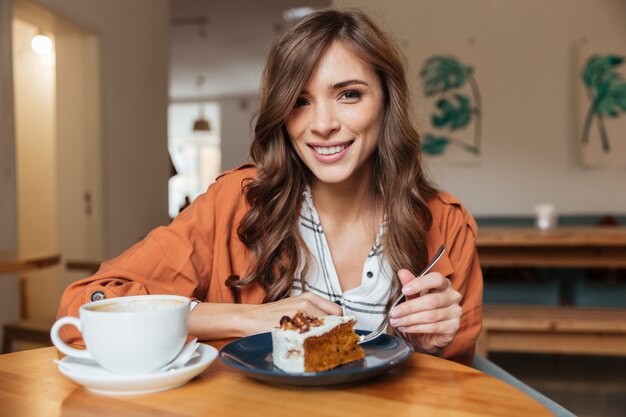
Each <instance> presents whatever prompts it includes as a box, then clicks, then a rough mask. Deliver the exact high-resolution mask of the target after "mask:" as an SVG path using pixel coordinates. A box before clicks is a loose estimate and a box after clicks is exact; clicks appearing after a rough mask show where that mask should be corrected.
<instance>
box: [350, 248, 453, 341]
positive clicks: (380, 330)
mask: <svg viewBox="0 0 626 417" xmlns="http://www.w3.org/2000/svg"><path fill="white" fill-rule="evenodd" d="M445 251H446V245H441V246H440V247H439V250H438V251H437V253H436V254H435V256H434V257H433V259H432V260H431V261H430V262H429V263H428V265H426V268H424V270H423V271H422V272H421V273H420V274H419V275H418V276H420V277H423V276H424V275H426V274H427V273H428V271H430V270H431V268H432V267H433V266H434V265H435V264H436V263H437V261H439V259H440V258H441V256H442V255H443V254H444V252H445ZM404 299H405V297H404V294H402V295H400V296H399V297H398V298H397V299H396V301H394V302H393V304H392V305H391V307H390V308H389V311H388V312H387V314H386V315H385V318H384V319H383V321H382V322H381V323H380V324H379V325H378V327H377V328H376V329H374V330H372V331H371V332H370V333H368V334H366V335H363V336H361V340H360V341H359V344H361V343H366V342H370V341H372V340H374V339H376V338H377V337H378V336H380V335H381V334H383V332H384V331H385V329H387V325H388V324H389V320H390V319H391V310H393V308H394V307H395V306H397V305H398V304H400V302H401V301H403V300H404Z"/></svg>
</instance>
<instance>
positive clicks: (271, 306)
mask: <svg viewBox="0 0 626 417" xmlns="http://www.w3.org/2000/svg"><path fill="white" fill-rule="evenodd" d="M246 307H248V308H247V309H246V311H245V312H244V313H243V314H242V316H243V319H244V320H245V323H243V325H244V326H245V330H246V333H247V334H255V333H261V332H268V331H270V329H271V328H272V327H276V326H278V323H279V322H280V319H281V317H283V316H289V317H291V316H293V315H294V314H295V313H296V312H297V311H298V310H302V311H304V312H305V313H306V314H307V315H309V316H313V317H320V316H328V315H336V316H340V315H342V310H341V307H340V306H339V305H337V304H335V303H333V302H332V301H330V300H327V299H326V298H323V297H320V296H319V295H315V294H313V293H310V292H305V293H303V294H300V295H297V296H295V297H289V298H285V299H284V300H280V301H274V302H272V303H266V304H254V305H248V306H246Z"/></svg>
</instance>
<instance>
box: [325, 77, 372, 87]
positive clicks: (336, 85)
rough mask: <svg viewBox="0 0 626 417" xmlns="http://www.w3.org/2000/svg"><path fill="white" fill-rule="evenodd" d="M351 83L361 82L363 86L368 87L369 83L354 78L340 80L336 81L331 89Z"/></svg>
mask: <svg viewBox="0 0 626 417" xmlns="http://www.w3.org/2000/svg"><path fill="white" fill-rule="evenodd" d="M352 84H362V85H364V86H367V87H369V84H368V83H366V82H365V81H363V80H356V79H355V80H346V81H341V82H338V83H336V84H333V89H338V88H344V87H347V86H349V85H352Z"/></svg>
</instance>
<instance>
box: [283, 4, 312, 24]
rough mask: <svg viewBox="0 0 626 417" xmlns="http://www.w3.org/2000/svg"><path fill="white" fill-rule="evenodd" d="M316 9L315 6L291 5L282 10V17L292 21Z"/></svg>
mask: <svg viewBox="0 0 626 417" xmlns="http://www.w3.org/2000/svg"><path fill="white" fill-rule="evenodd" d="M316 10H317V9H316V8H315V7H292V8H291V9H287V10H285V11H284V12H283V19H284V20H285V21H286V22H294V21H296V20H300V19H302V18H303V17H305V16H308V15H310V14H311V13H313V12H314V11H316Z"/></svg>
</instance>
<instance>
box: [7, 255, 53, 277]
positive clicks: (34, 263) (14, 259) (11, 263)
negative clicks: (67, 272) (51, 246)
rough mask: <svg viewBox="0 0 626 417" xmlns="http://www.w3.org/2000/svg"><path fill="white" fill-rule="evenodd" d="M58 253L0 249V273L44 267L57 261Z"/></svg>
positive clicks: (12, 272)
mask: <svg viewBox="0 0 626 417" xmlns="http://www.w3.org/2000/svg"><path fill="white" fill-rule="evenodd" d="M60 260H61V256H60V255H59V254H58V253H44V252H32V253H28V252H20V251H16V250H0V275H2V274H14V273H17V272H22V271H30V270H33V269H40V268H45V267H48V266H53V265H56V264H58V263H59V261H60Z"/></svg>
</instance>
